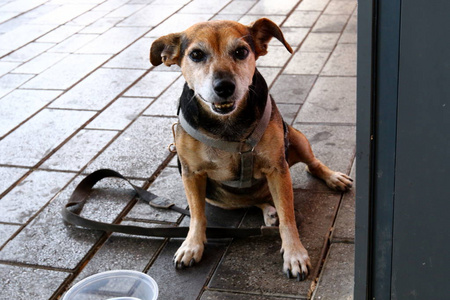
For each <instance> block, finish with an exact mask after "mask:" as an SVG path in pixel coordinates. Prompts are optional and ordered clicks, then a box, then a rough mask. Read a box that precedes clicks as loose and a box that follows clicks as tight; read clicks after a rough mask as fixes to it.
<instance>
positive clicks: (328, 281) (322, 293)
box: [312, 243, 355, 300]
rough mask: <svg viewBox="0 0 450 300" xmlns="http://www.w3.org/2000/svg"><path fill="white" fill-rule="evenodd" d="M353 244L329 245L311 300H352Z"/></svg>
mask: <svg viewBox="0 0 450 300" xmlns="http://www.w3.org/2000/svg"><path fill="white" fill-rule="evenodd" d="M354 253H355V245H353V244H341V243H340V244H331V247H330V252H329V254H328V257H327V259H326V261H325V266H324V268H323V270H322V275H321V277H320V279H319V283H318V286H317V288H316V291H315V292H314V295H313V297H312V299H313V300H319V299H320V300H335V299H342V300H352V299H353V281H354V280H353V279H354V264H355V262H354V255H355V254H354Z"/></svg>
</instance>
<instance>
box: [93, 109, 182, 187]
mask: <svg viewBox="0 0 450 300" xmlns="http://www.w3.org/2000/svg"><path fill="white" fill-rule="evenodd" d="M174 122H175V119H174V118H157V117H140V118H139V119H137V120H136V122H134V123H133V124H132V125H131V126H130V127H129V128H128V129H127V130H126V131H125V132H124V133H123V134H122V135H121V136H119V138H118V139H117V140H115V141H114V142H113V143H112V144H111V145H110V146H109V147H108V148H107V149H106V150H105V151H104V152H103V153H102V154H101V155H100V156H99V157H98V158H97V159H96V160H95V161H94V162H93V163H92V164H91V165H90V166H89V167H88V169H87V171H86V172H88V173H89V172H92V171H94V170H97V169H100V168H110V169H113V170H117V171H118V172H120V173H122V174H123V175H124V176H128V177H136V178H144V179H147V178H149V177H150V175H152V174H153V172H155V171H156V169H157V168H158V166H159V164H160V163H161V162H162V161H163V160H164V159H165V158H166V157H167V156H168V154H169V152H168V150H167V146H168V145H169V144H170V143H171V142H172V139H173V138H172V129H171V127H172V124H173V123H174Z"/></svg>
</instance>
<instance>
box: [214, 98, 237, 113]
mask: <svg viewBox="0 0 450 300" xmlns="http://www.w3.org/2000/svg"><path fill="white" fill-rule="evenodd" d="M235 106H236V103H235V102H232V101H228V102H221V103H212V109H213V110H214V111H215V112H216V113H219V114H222V115H224V114H228V113H230V112H232V111H233V110H234V108H235Z"/></svg>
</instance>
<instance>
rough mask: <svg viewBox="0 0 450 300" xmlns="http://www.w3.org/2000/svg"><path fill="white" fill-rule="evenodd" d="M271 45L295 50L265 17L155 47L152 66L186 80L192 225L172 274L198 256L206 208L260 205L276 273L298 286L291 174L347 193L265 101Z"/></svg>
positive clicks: (304, 272) (303, 263) (189, 33)
mask: <svg viewBox="0 0 450 300" xmlns="http://www.w3.org/2000/svg"><path fill="white" fill-rule="evenodd" d="M272 38H276V39H278V40H279V41H280V42H281V43H282V44H283V45H284V46H285V47H286V49H287V50H288V51H289V52H290V53H292V52H293V51H292V48H291V46H290V45H289V44H288V43H287V42H286V40H285V38H284V36H283V33H282V32H281V30H280V28H279V27H278V26H277V25H276V24H275V23H274V22H272V21H271V20H269V19H266V18H262V19H259V20H257V21H255V22H254V23H252V24H251V25H249V26H245V25H243V24H240V23H238V22H234V21H207V22H202V23H198V24H195V25H193V26H191V27H190V28H188V29H187V30H185V31H183V32H179V33H172V34H169V35H166V36H163V37H160V38H158V39H157V40H155V41H154V42H153V43H152V46H151V49H150V61H151V63H152V64H153V65H154V66H158V65H160V64H162V63H164V64H165V65H166V66H171V65H174V64H175V65H178V66H179V67H180V68H181V72H182V74H183V76H184V78H185V80H186V83H185V85H184V89H183V92H182V95H181V97H180V102H179V118H180V125H181V126H177V128H176V132H175V145H176V151H177V154H178V160H179V164H180V169H181V176H182V181H183V184H184V188H185V192H186V198H187V201H188V204H189V208H190V211H191V219H190V225H189V232H188V235H187V237H186V239H185V240H184V242H183V243H182V245H181V246H180V248H179V249H178V251H177V252H176V253H175V256H174V264H175V266H176V267H177V268H184V267H191V266H193V265H194V264H195V263H198V262H199V261H200V259H201V257H202V254H203V250H204V244H205V243H206V234H205V230H206V217H205V202H206V201H208V202H209V203H211V204H213V205H216V206H219V207H222V208H226V209H232V208H242V207H250V206H258V207H260V208H261V209H262V211H263V215H264V221H265V223H266V225H267V226H273V225H276V224H279V231H280V236H281V240H282V247H281V253H282V256H283V260H284V263H283V272H284V273H285V274H286V275H287V277H288V278H297V279H298V280H304V279H305V278H306V277H307V276H308V272H309V269H310V268H311V263H310V259H309V256H308V252H307V250H306V249H305V247H304V246H303V245H302V243H301V241H300V238H299V234H298V230H297V226H296V220H295V215H294V201H293V188H292V182H291V176H290V173H289V167H290V166H292V165H293V164H295V163H298V162H303V163H305V164H306V165H307V171H309V172H310V173H311V174H313V175H314V176H316V177H318V178H321V179H323V180H324V181H325V182H326V184H327V185H328V186H329V187H331V188H333V189H336V190H339V191H346V190H348V189H350V188H351V187H352V182H353V180H352V179H351V178H350V177H349V176H347V175H345V174H343V173H340V172H335V171H332V170H330V169H329V168H328V167H327V166H325V165H324V164H323V163H322V162H320V161H319V160H318V159H317V158H315V157H314V154H313V152H312V150H311V146H310V144H309V142H308V140H307V139H306V137H305V136H304V135H303V134H302V133H301V132H300V131H298V130H296V129H294V128H293V127H291V126H289V125H287V124H286V123H284V121H283V119H282V117H281V115H280V113H279V111H278V109H277V107H276V104H275V102H274V100H273V99H272V98H271V96H270V95H269V94H268V86H267V84H266V82H265V80H264V78H263V77H262V76H261V74H260V73H259V72H258V70H257V68H256V60H257V59H258V58H259V57H260V56H263V55H265V54H267V48H268V44H269V41H270V40H271V39H272ZM261 124H262V125H261ZM273 205H274V206H275V207H273Z"/></svg>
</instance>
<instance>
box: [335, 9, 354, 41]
mask: <svg viewBox="0 0 450 300" xmlns="http://www.w3.org/2000/svg"><path fill="white" fill-rule="evenodd" d="M356 41H357V15H356V14H353V15H352V16H351V17H350V20H349V22H348V23H347V26H346V27H345V29H344V32H343V33H342V35H341V38H340V39H339V43H341V44H356Z"/></svg>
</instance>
